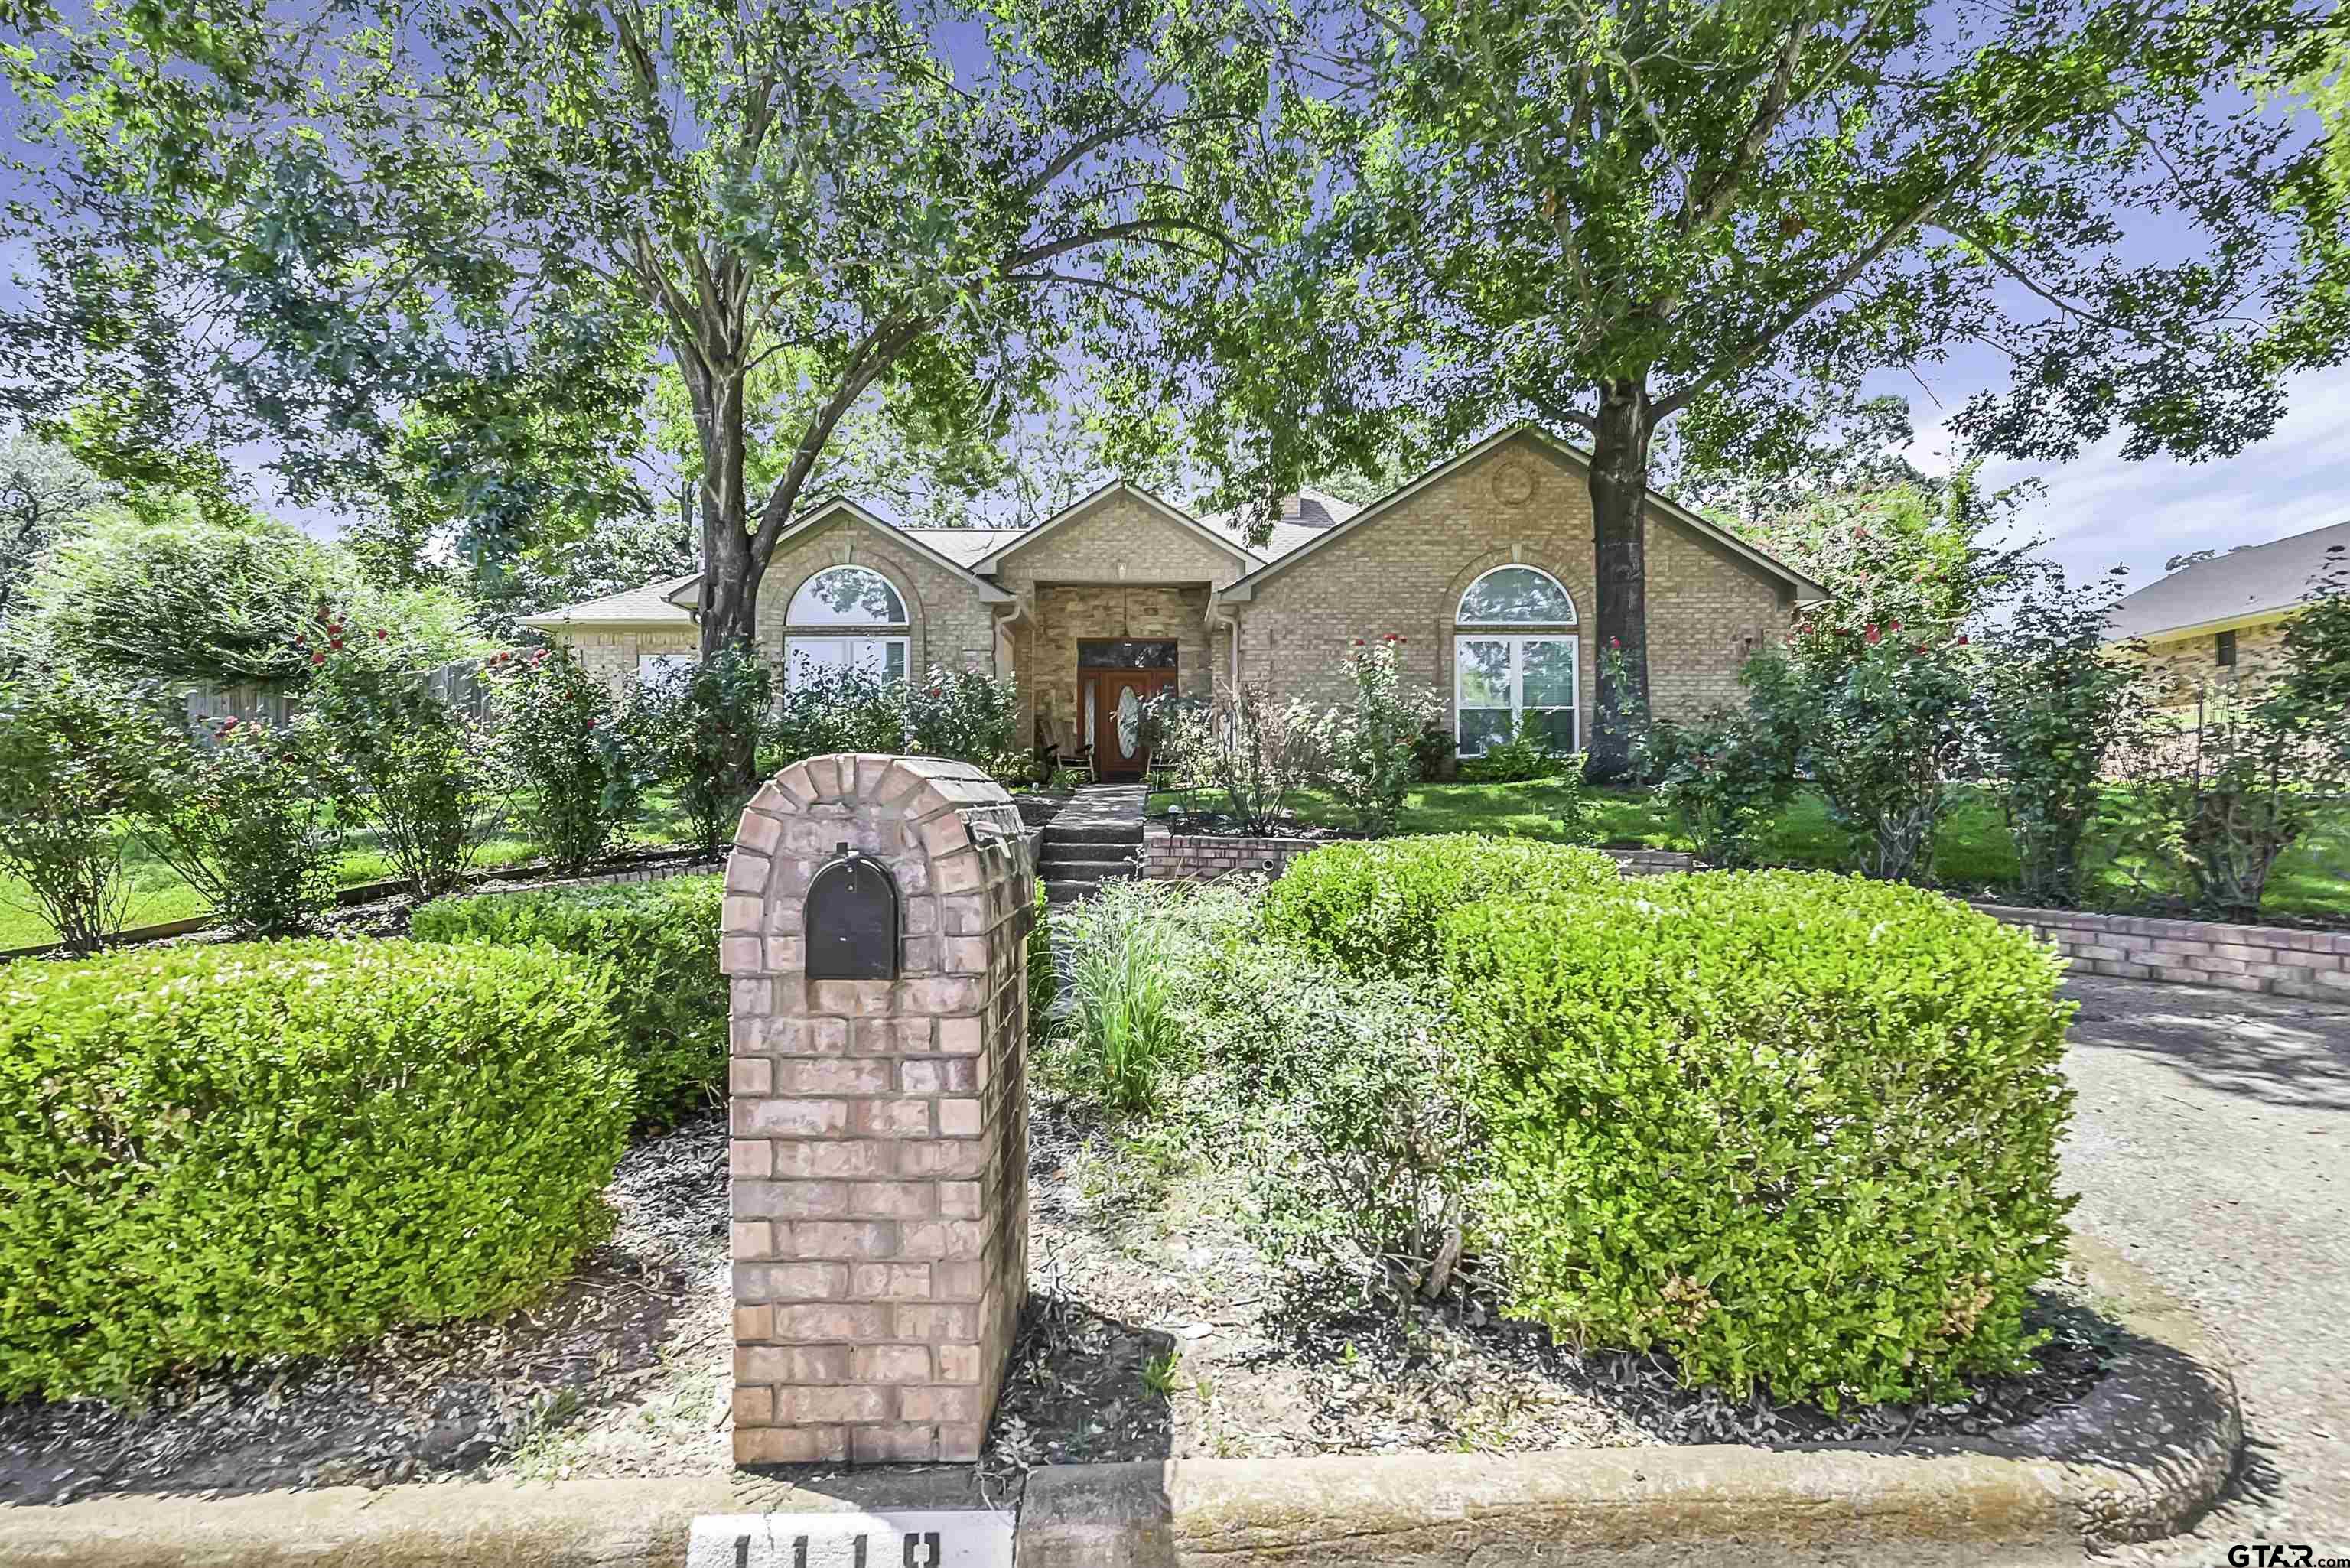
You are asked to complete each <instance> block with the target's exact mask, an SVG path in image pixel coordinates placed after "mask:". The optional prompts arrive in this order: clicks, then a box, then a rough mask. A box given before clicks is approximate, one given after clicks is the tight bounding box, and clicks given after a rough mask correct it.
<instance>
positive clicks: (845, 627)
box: [784, 561, 912, 632]
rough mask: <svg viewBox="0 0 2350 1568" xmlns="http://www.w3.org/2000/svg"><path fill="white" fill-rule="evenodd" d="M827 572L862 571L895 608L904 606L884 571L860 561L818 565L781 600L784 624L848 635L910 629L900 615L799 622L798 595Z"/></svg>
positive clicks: (902, 596) (900, 592) (901, 592)
mask: <svg viewBox="0 0 2350 1568" xmlns="http://www.w3.org/2000/svg"><path fill="white" fill-rule="evenodd" d="M831 572H863V573H865V574H866V575H867V576H872V577H877V578H879V580H880V583H881V586H882V587H885V588H887V589H889V597H891V598H893V599H896V600H897V601H898V607H899V609H901V610H903V609H905V607H906V595H905V592H904V590H903V589H901V588H899V587H898V585H897V584H896V583H893V582H891V581H890V580H889V574H888V573H887V572H880V571H876V570H875V569H874V568H873V567H871V566H866V565H865V564H864V563H863V562H861V561H841V562H837V563H835V564H834V565H832V566H818V567H817V568H816V570H815V571H813V572H810V573H809V574H808V575H807V576H805V577H802V578H801V579H800V582H799V587H795V588H794V589H793V590H792V597H790V599H788V600H787V601H785V606H784V616H785V625H787V626H804V627H806V628H810V630H811V631H813V630H814V629H816V628H825V629H827V630H837V631H841V632H848V631H853V630H856V629H858V628H864V627H872V628H887V627H893V626H910V625H911V624H912V623H911V621H910V620H909V619H908V618H907V616H904V615H900V616H898V617H896V618H890V619H883V620H838V619H828V620H802V619H799V618H797V617H798V612H799V608H800V596H801V595H802V594H805V593H806V592H807V591H808V585H809V584H810V583H812V582H814V581H816V579H817V578H818V577H821V576H826V575H827V573H831Z"/></svg>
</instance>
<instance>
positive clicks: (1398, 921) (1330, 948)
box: [1264, 833, 1619, 976]
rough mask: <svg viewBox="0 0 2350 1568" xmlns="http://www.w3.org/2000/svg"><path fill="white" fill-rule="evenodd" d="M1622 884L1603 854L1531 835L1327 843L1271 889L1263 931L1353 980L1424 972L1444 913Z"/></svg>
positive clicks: (1438, 946) (1435, 953)
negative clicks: (1465, 906) (1489, 901)
mask: <svg viewBox="0 0 2350 1568" xmlns="http://www.w3.org/2000/svg"><path fill="white" fill-rule="evenodd" d="M1618 880H1619V877H1618V874H1617V869H1616V862H1614V861H1613V860H1610V859H1609V858H1608V857H1607V856H1605V855H1602V854H1599V853H1598V852H1597V851H1596V850H1590V849H1576V848H1571V847H1569V846H1566V845H1563V844H1545V843H1542V842H1540V841H1538V840H1534V839H1512V838H1489V837H1486V836H1482V835H1480V834H1473V833H1453V834H1436V835H1430V836H1425V837H1412V838H1386V839H1380V840H1378V841H1377V842H1373V843H1341V844H1332V845H1328V846H1325V847H1323V848H1320V849H1316V850H1315V851H1314V852H1313V853H1312V854H1310V855H1304V856H1300V857H1298V858H1297V859H1295V860H1294V861H1292V862H1290V864H1289V868H1288V869H1287V870H1286V871H1284V873H1283V874H1282V877H1281V879H1280V880H1279V881H1277V882H1275V883H1274V884H1273V885H1272V886H1271V887H1270V888H1266V889H1265V895H1264V925H1265V929H1266V930H1268V931H1269V932H1270V933H1272V934H1273V935H1274V936H1276V937H1280V938H1283V939H1284V940H1288V941H1291V942H1294V943H1295V944H1296V945H1297V946H1299V947H1300V948H1302V949H1304V950H1305V951H1307V952H1308V953H1310V954H1312V955H1314V956H1315V957H1317V958H1320V959H1323V960H1325V961H1328V962H1330V963H1334V964H1336V965H1337V967H1339V968H1340V969H1342V970H1345V971H1347V973H1349V974H1355V975H1364V976H1377V975H1385V974H1395V973H1402V974H1419V973H1425V972H1428V971H1431V970H1433V969H1434V968H1435V967H1436V966H1437V963H1438V961H1439V960H1440V954H1441V951H1442V940H1441V936H1440V928H1441V923H1442V921H1443V919H1444V917H1445V916H1446V915H1447V914H1449V913H1451V911H1452V910H1453V909H1458V908H1460V907H1461V905H1463V904H1470V903H1474V902H1477V901H1478V900H1481V899H1486V898H1512V899H1526V898H1553V897H1557V896H1560V895H1564V894H1569V893H1576V892H1581V891H1585V890H1586V889H1590V888H1612V887H1614V886H1616V885H1617V881H1618Z"/></svg>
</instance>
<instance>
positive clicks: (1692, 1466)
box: [1018, 1236, 2243, 1568]
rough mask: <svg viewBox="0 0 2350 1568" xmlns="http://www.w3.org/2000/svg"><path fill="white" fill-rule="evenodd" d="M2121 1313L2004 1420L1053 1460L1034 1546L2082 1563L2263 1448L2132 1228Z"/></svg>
mask: <svg viewBox="0 0 2350 1568" xmlns="http://www.w3.org/2000/svg"><path fill="white" fill-rule="evenodd" d="M2074 1261H2075V1265H2076V1267H2077V1269H2078V1271H2079V1272H2080V1274H2081V1275H2082V1277H2083V1278H2084V1280H2085V1283H2086V1284H2087V1286H2088V1288H2089V1290H2090V1291H2091V1292H2092V1293H2093V1294H2095V1296H2096V1297H2098V1298H2099V1301H2100V1304H2101V1305H2102V1306H2105V1307H2106V1309H2107V1310H2108V1311H2109V1312H2110V1313H2111V1314H2112V1315H2113V1316H2114V1317H2115V1318H2116V1320H2117V1323H2118V1325H2119V1327H2120V1328H2121V1329H2122V1331H2123V1334H2124V1340H2123V1344H2122V1346H2121V1350H2120V1354H2119V1355H2118V1356H2117V1357H2116V1361H2115V1363H2114V1365H2113V1366H2111V1367H2110V1368H2109V1369H2108V1371H2107V1373H2106V1376H2105V1377H2104V1378H2103V1379H2102V1380H2100V1381H2099V1383H2098V1385H2097V1386H2096V1387H2095V1389H2094V1390H2092V1391H2091V1393H2090V1395H2089V1397H2087V1398H2085V1400H2083V1401H2082V1403H2081V1404H2080V1405H2079V1406H2077V1407H2073V1408H2069V1409H2065V1410H2059V1411H2055V1412H2053V1413H2051V1414H2050V1415H2047V1416H2044V1417H2041V1418H2040V1419H2039V1420H2037V1421H2034V1422H2033V1423H2031V1424H2030V1425H2029V1426H2027V1427H2025V1428H2022V1430H2021V1431H2018V1432H2014V1433H2011V1434H2007V1435H2006V1436H2005V1437H2004V1438H2002V1439H2001V1440H1999V1441H1995V1442H1993V1441H1984V1442H1978V1443H1967V1442H1960V1441H1946V1442H1941V1443H1936V1444H1925V1443H1920V1444H1916V1445H1913V1446H1912V1449H1911V1450H1910V1451H1908V1452H1904V1453H1901V1454H1890V1453H1883V1452H1873V1451H1866V1450H1860V1449H1809V1450H1805V1451H1802V1452H1793V1451H1786V1452H1781V1451H1772V1450H1768V1449H1751V1448H1743V1447H1737V1446H1729V1445H1716V1446H1706V1447H1692V1448H1681V1449H1586V1450H1580V1451H1576V1452H1570V1453H1557V1454H1519V1455H1509V1456H1504V1457H1500V1458H1494V1457H1488V1456H1482V1455H1456V1454H1408V1455H1392V1456H1384V1455H1383V1456H1378V1457H1375V1458H1362V1459H1351V1458H1336V1459H1260V1460H1247V1459H1191V1460H1168V1461H1163V1462H1158V1463H1145V1464H1130V1465H1096V1466H1084V1465H1070V1466H1055V1467H1053V1468H1050V1469H1042V1470H1038V1471H1036V1472H1035V1474H1034V1475H1032V1476H1031V1477H1030V1478H1029V1480H1028V1488H1027V1492H1026V1495H1025V1497H1024V1499H1023V1501H1022V1506H1021V1517H1020V1532H1019V1538H1018V1539H1019V1557H1018V1563H1019V1568H1096V1565H1109V1568H1276V1565H1288V1564H1297V1563H1315V1564H1316V1565H1317V1568H1321V1565H1326V1564H1341V1563H1345V1564H1353V1563H1360V1564H1364V1565H1365V1568H1369V1565H1371V1564H1378V1565H1380V1568H1489V1565H1490V1568H1500V1565H1502V1564H1504V1563H1507V1564H1520V1563H1523V1564H1536V1563H1541V1564H1548V1563H1566V1562H1567V1561H1568V1560H1569V1559H1570V1558H1572V1557H1575V1556H1578V1555H1581V1554H1584V1553H1605V1554H1606V1561H1607V1562H1608V1563H1610V1564H1611V1565H1614V1568H1645V1565H1647V1564H1651V1563H1653V1564H1656V1565H1658V1568H1663V1565H1664V1564H1667V1563H1676V1564H1677V1563H1687V1562H1692V1561H1694V1562H1702V1563H1706V1564H1707V1565H1708V1568H1715V1565H1717V1564H1726V1565H1730V1568H1764V1565H1776V1564H1794V1563H1806V1564H1822V1563H1836V1564H1842V1563H1856V1564H1857V1563H1867V1564H1870V1565H1871V1568H1885V1565H1887V1564H1893V1565H1901V1568H1929V1565H1942V1564H1952V1565H1955V1564H1960V1563H1964V1564H1986V1565H1994V1568H1995V1565H2000V1564H2016V1565H2019V1568H2020V1565H2023V1564H2037V1563H2060V1562H2067V1563H2070V1562H2079V1561H2080V1560H2081V1559H2082V1556H2083V1553H2084V1552H2085V1550H2087V1549H2091V1548H2099V1547H2104V1546H2106V1545H2110V1544H2113V1543H2115V1542H2124V1541H2143V1540H2150V1539H2153V1538H2155V1537H2158V1536H2162V1535H2168V1534H2171V1533H2174V1532H2178V1531H2180V1530H2183V1529H2185V1528H2187V1527H2188V1526H2189V1525H2190V1524H2192V1523H2193V1522H2194V1521H2195V1520H2197V1519H2198V1518H2199V1517H2200V1516H2201V1515H2202V1514H2203V1513H2204V1512H2205V1511H2208V1510H2209V1509H2210V1507H2211V1506H2212V1505H2213V1504H2214V1503H2216V1502H2217V1501H2219V1500H2220V1496H2221V1494H2222V1493H2224V1492H2225V1491H2226V1490H2227V1487H2228V1483H2229V1481H2230V1479H2231V1478H2232V1477H2233V1475H2234V1473H2235V1467H2236V1464H2237V1461H2238V1459H2239V1457H2240V1455H2241V1451H2242V1448H2243V1418H2242V1415H2241V1409H2240V1407H2239V1406H2238V1403H2237V1397H2236V1386H2235V1380H2234V1378H2233V1376H2231V1375H2230V1372H2229V1370H2228V1365H2227V1360H2226V1358H2225V1356H2224V1355H2222V1354H2221V1351H2220V1345H2219V1344H2218V1342H2217V1341H2216V1340H2215V1339H2214V1338H2213V1336H2212V1335H2211V1334H2210V1332H2209V1331H2208V1330H2206V1329H2205V1328H2204V1326H2203V1325H2202V1324H2200V1323H2199V1322H2197V1321H2196V1319H2195V1318H2194V1317H2193V1315H2192V1314H2189V1313H2188V1312H2187V1311H2186V1309H2185V1308H2183V1307H2181V1306H2180V1305H2179V1304H2178V1303H2177V1302H2175V1301H2173V1300H2171V1299H2170V1297H2169V1296H2168V1295H2167V1294H2165V1293H2163V1291H2162V1290H2161V1289H2160V1287H2159V1286H2158V1285H2156V1284H2155V1282H2153V1281H2152V1279H2151V1278H2150V1277H2148V1276H2147V1274H2146V1273H2144V1272H2142V1271H2140V1270H2139V1269H2137V1267H2136V1265H2134V1264H2132V1263H2130V1262H2128V1261H2127V1260H2126V1259H2125V1258H2123V1257H2122V1255H2121V1254H2120V1253H2119V1252H2117V1251H2115V1250H2114V1249H2113V1248H2111V1247H2109V1246H2106V1244H2104V1243H2103V1242H2100V1241H2095V1239H2094V1238H2088V1237H2078V1236H2076V1237H2075V1238H2074Z"/></svg>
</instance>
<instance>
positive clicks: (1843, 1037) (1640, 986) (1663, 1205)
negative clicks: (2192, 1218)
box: [1443, 872, 2072, 1408]
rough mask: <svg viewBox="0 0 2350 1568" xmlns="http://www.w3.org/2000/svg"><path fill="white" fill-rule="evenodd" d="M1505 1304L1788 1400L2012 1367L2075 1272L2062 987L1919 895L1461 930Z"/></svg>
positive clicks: (1775, 876) (1599, 901)
mask: <svg viewBox="0 0 2350 1568" xmlns="http://www.w3.org/2000/svg"><path fill="white" fill-rule="evenodd" d="M1443 936H1444V941H1445V955H1446V965H1447V968H1448V970H1449V971H1450V972H1451V975H1452V977H1453V978H1454V980H1455V981H1456V984H1455V994H1454V999H1453V1000H1454V1004H1455V1006H1456V1008H1457V1010H1458V1026H1459V1027H1460V1028H1461V1030H1462V1031H1463V1032H1464V1036H1465V1040H1466V1044H1467V1046H1468V1048H1469V1050H1470V1051H1471V1054H1472V1056H1473V1057H1474V1058H1476V1060H1477V1061H1478V1064H1479V1071H1480V1073H1481V1074H1482V1077H1483V1081H1484V1088H1483V1089H1482V1091H1481V1093H1482V1096H1483V1097H1484V1101H1485V1104H1484V1105H1483V1107H1482V1108H1483V1110H1484V1112H1485V1114H1486V1117H1487V1123H1486V1125H1487V1127H1488V1129H1489V1137H1490V1139H1491V1142H1490V1146H1489V1153H1490V1157H1491V1163H1490V1166H1489V1171H1490V1175H1491V1181H1490V1187H1489V1189H1488V1191H1487V1192H1486V1194H1485V1195H1484V1203H1483V1213H1482V1220H1483V1223H1484V1225H1485V1227H1486V1228H1487V1230H1488V1231H1490V1235H1489V1237H1488V1239H1487V1240H1488V1244H1489V1245H1491V1246H1492V1248H1493V1250H1494V1251H1495V1253H1496V1254H1497V1256H1498V1259H1499V1262H1500V1265H1501V1270H1502V1272H1503V1277H1504V1278H1505V1280H1506V1281H1507V1289H1508V1292H1509V1293H1510V1295H1511V1296H1512V1298H1513V1300H1512V1301H1511V1303H1510V1305H1511V1307H1512V1309H1513V1311H1514V1312H1516V1313H1518V1314H1523V1315H1526V1316H1529V1317H1532V1318H1534V1319H1538V1320H1540V1321H1543V1322H1544V1323H1547V1324H1550V1325H1551V1326H1552V1327H1553V1328H1554V1329H1555V1330H1556V1331H1558V1332H1560V1333H1561V1334H1564V1335H1565V1336H1567V1337H1569V1338H1570V1339H1572V1340H1575V1341H1577V1342H1580V1343H1583V1344H1594V1345H1619V1346H1628V1347H1632V1348H1635V1349H1641V1348H1648V1347H1651V1346H1657V1347H1661V1348H1664V1349H1666V1350H1669V1352H1670V1353H1671V1354H1672V1355H1674V1356H1675V1357H1676V1358H1677V1360H1678V1361H1679V1367H1680V1371H1681V1373H1682V1375H1683V1376H1686V1377H1688V1378H1689V1379H1690V1380H1692V1381H1701V1382H1708V1383H1715V1384H1720V1385H1722V1386H1727V1387H1729V1388H1730V1389H1731V1390H1733V1391H1734V1392H1738V1393H1741V1394H1742V1393H1744V1392H1745V1391H1747V1390H1748V1389H1749V1388H1751V1387H1752V1386H1753V1385H1754V1384H1755V1383H1757V1382H1758V1381H1759V1382H1761V1383H1763V1384H1765V1385H1767V1386H1769V1387H1770V1388H1771V1389H1772V1391H1773V1393H1774V1394H1775V1395H1777V1396H1778V1397H1782V1398H1798V1397H1811V1398H1816V1399H1818V1400H1819V1401H1820V1402H1822V1403H1823V1404H1825V1405H1826V1406H1828V1407H1831V1408H1834V1407H1836V1406H1838V1405H1839V1404H1840V1403H1843V1402H1845V1401H1863V1402H1866V1401H1879V1400H1887V1399H1900V1398H1910V1397H1920V1396H1924V1395H1928V1394H1930V1393H1932V1392H1934V1391H1937V1390H1945V1389H1949V1388H1950V1387H1951V1386H1953V1385H1954V1384H1955V1383H1956V1382H1957V1381H1958V1380H1960V1379H1962V1378H1964V1377H1965V1376H1967V1375H1969V1374H1975V1373H1997V1372H2002V1371H2006V1370H2012V1369H2015V1368H2018V1367H2020V1366H2022V1363H2023V1360H2024V1358H2025V1356H2026V1354H2027V1352H2028V1351H2029V1350H2030V1348H2031V1347H2032V1345H2033V1343H2034V1340H2033V1336H2032V1335H2031V1334H2029V1333H2028V1332H2027V1331H2026V1329H2025V1327H2024V1324H2023V1322H2022V1314H2023V1311H2024V1307H2025V1302H2026V1293H2027V1292H2028V1291H2029V1290H2030V1289H2031V1287H2032V1286H2033V1284H2034V1283H2036V1282H2039V1281H2040V1280H2041V1279H2043V1277H2044V1276H2046V1275H2047V1274H2048V1272H2050V1270H2051V1269H2052V1268H2053V1267H2054V1265H2055V1264H2056V1263H2057V1262H2058V1261H2059V1259H2060V1258H2061V1257H2062V1255H2063V1252H2064V1215H2065V1212H2066V1210H2068V1209H2069V1208H2070V1207H2071V1199H2066V1198H2064V1197H2061V1196H2059V1194H2058V1192H2057V1187H2056V1180H2057V1169H2056V1146H2057V1141H2058V1139H2059V1138H2060V1137H2061V1136H2062V1135H2063V1132H2064V1126H2065V1122H2066V1119H2067V1117H2068V1116H2069V1114H2070V1106H2071V1098H2072V1096H2071V1094H2070V1091H2069V1090H2068V1089H2067V1088H2066V1087H2065V1084H2064V1077H2063V1075H2062V1074H2061V1071H2060V1067H2059V1062H2060V1059H2061V1057H2062V1055H2063V1052H2064V1030H2065V1024H2066V1023H2067V1021H2068V1019H2069V1017H2070V1014H2071V1011H2072V1010H2071V1006H2070V1004H2069V1003H2065V1002H2060V1001H2059V1000H2058V999H2057V983H2058V980H2059V972H2060V966H2059V964H2058V963H2057V961H2055V960H2054V958H2053V957H2052V955H2051V954H2050V952H2049V951H2048V950H2046V949H2044V948H2043V947H2041V946H2040V945H2039V944H2037V943H2035V942H2034V941H2033V940H2032V939H2031V938H2030V937H2029V936H2028V935H2026V934H2025V933H2023V932H2022V931H2020V930H2016V929H2012V928H2009V927H2005V926H2002V925H2001V924H2000V923H1999V922H1997V921H1995V920H1992V919H1989V918H1988V917H1986V916H1982V915H1980V914H1977V913H1975V912H1974V911H1972V910H1970V909H1966V908H1965V907H1964V906H1963V905H1960V904H1958V903H1956V902H1953V901H1951V900H1950V899H1947V898H1941V897H1939V896H1938V895H1935V894H1932V893H1928V892H1925V891H1922V890H1919V889H1917V888H1908V887H1903V886H1898V885H1895V884H1890V883H1881V882H1865V881H1858V880H1852V879H1847V878H1845V877H1835V876H1830V875H1827V874H1825V873H1794V872H1767V873H1763V872H1753V873H1714V874H1709V875H1701V876H1690V877H1654V878H1647V879H1643V880H1641V881H1639V882H1637V883H1630V884H1626V885H1624V886H1623V887H1621V888H1616V889H1610V890H1608V891H1606V892H1604V893H1595V894H1591V895H1587V896H1584V897H1581V898H1565V899H1560V900H1554V901H1550V902H1546V903H1545V902H1535V903H1529V902H1525V901H1521V900H1490V901H1487V902H1484V903H1482V904H1476V905H1471V906H1467V907H1464V908H1461V909H1458V910H1456V911H1454V912H1453V913H1452V914H1451V915H1450V916H1448V917H1447V919H1446V920H1445V922H1444V932H1443Z"/></svg>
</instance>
